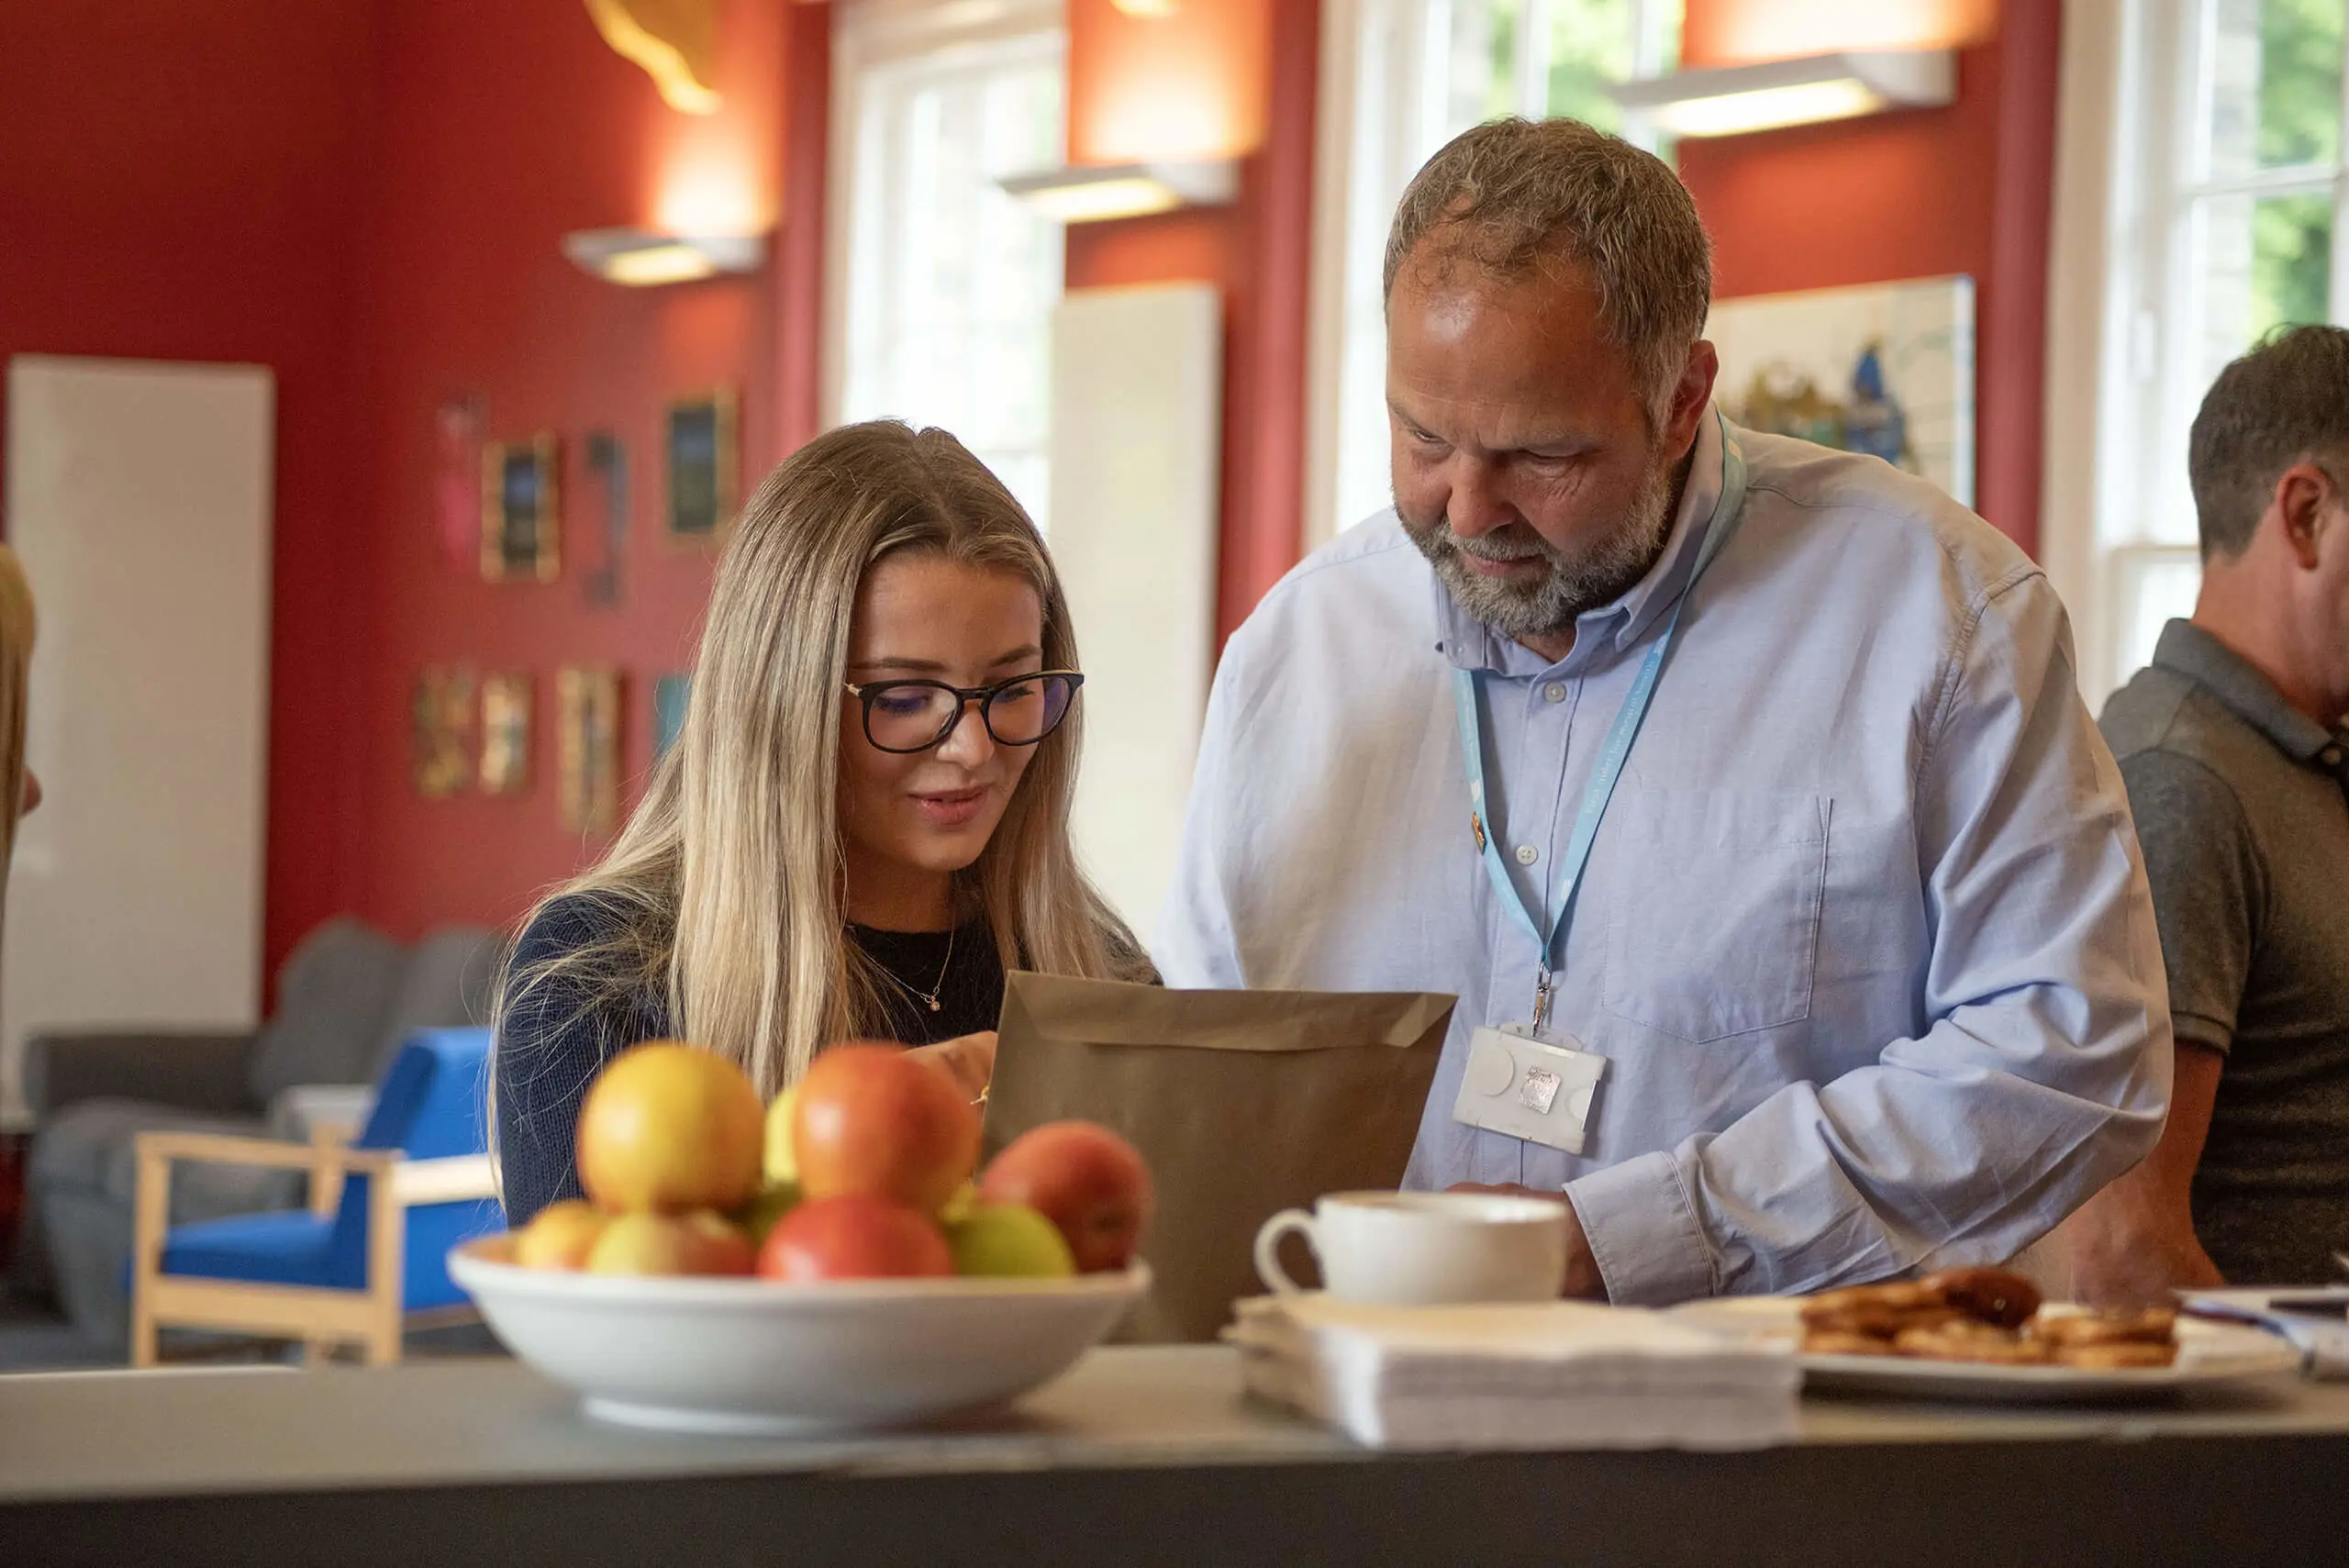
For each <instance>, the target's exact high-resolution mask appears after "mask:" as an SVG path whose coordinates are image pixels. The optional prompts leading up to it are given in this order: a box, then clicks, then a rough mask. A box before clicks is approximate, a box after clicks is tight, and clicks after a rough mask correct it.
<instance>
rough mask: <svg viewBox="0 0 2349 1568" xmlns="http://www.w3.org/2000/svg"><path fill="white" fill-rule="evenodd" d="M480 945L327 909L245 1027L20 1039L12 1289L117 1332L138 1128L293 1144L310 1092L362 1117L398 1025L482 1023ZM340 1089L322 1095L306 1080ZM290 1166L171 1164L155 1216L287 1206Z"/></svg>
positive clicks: (293, 1194)
mask: <svg viewBox="0 0 2349 1568" xmlns="http://www.w3.org/2000/svg"><path fill="white" fill-rule="evenodd" d="M497 957H498V950H497V942H496V940H495V937H494V936H493V935H492V934H491V933H490V932H488V931H486V930H484V929H479V928H475V927H449V928H445V929H441V930H439V931H436V932H434V933H432V934H431V935H429V936H428V937H426V938H425V939H424V940H422V941H421V942H419V943H417V945H416V946H415V947H413V948H409V947H406V946H404V945H403V944H401V943H399V942H396V941H395V940H392V939H391V938H389V937H387V936H385V935H384V934H383V933H382V932H380V931H377V930H374V929H372V928H370V927H368V926H365V925H362V924H361V923H360V922H359V921H357V920H353V919H350V918H346V917H339V918H336V919H333V920H329V921H328V922H327V923H326V924H325V925H323V926H321V927H319V928H318V929H317V930H315V931H312V932H311V933H310V934H309V935H308V936H306V937H305V938H304V939H303V940H302V941H301V942H300V943H299V944H298V945H297V946H296V947H295V950H294V951H293V952H292V953H291V954H290V955H289V956H288V957H287V959H286V961H285V963H284V968H283V969H281V970H280V972H279V975H278V1003H277V1011H276V1014H275V1016H274V1017H273V1018H271V1019H270V1020H269V1022H268V1023H267V1024H266V1025H264V1026H263V1027H262V1029H260V1030H259V1031H258V1032H257V1033H251V1034H205V1033H169V1032H157V1031H154V1030H146V1029H141V1030H123V1031H114V1032H90V1031H83V1032H76V1033H71V1034H67V1033H51V1034H42V1033H38V1032H37V1033H35V1034H34V1035H32V1036H31V1037H30V1038H29V1039H28V1040H27V1041H26V1051H25V1069H24V1087H25V1097H26V1099H27V1101H28V1103H29V1105H30V1106H31V1109H32V1112H33V1116H34V1118H35V1120H34V1132H33V1146H32V1158H31V1161H30V1162H29V1168H28V1173H27V1183H26V1186H27V1193H26V1196H27V1199H28V1202H27V1205H26V1211H27V1219H28V1225H29V1229H28V1231H27V1233H26V1234H25V1235H24V1237H23V1238H22V1239H21V1240H20V1244H19V1246H18V1248H17V1266H16V1279H15V1282H14V1283H15V1284H16V1287H17V1290H18V1291H19V1292H22V1293H28V1294H42V1293H45V1292H48V1291H50V1290H53V1291H54V1293H55V1295H56V1296H57V1299H58V1302H59V1305H60V1306H61V1307H62V1308H63V1310H64V1313H65V1316H66V1317H67V1318H68V1319H69V1320H70V1321H71V1322H72V1324H73V1326H74V1327H75V1328H76V1329H78V1330H80V1332H81V1333H82V1335H83V1337H84V1338H86V1339H88V1340H92V1341H93V1342H94V1343H97V1344H106V1345H111V1344H114V1343H117V1342H119V1341H121V1340H123V1339H124V1337H125V1335H126V1334H127V1332H128V1299H127V1276H126V1269H127V1266H128V1262H129V1259H130V1234H131V1203H132V1195H133V1190H134V1184H135V1179H136V1176H135V1173H136V1158H135V1154H134V1150H133V1143H134V1140H136V1138H137V1136H138V1135H139V1133H141V1132H150V1131H160V1130H163V1129H188V1130H200V1131H207V1132H233V1133H240V1134H246V1135H262V1136H270V1137H281V1138H284V1137H292V1138H296V1139H300V1138H305V1137H306V1136H307V1129H306V1128H305V1127H303V1126H302V1125H301V1120H302V1118H303V1116H304V1114H305V1113H306V1110H307V1109H309V1108H310V1107H314V1106H316V1105H317V1104H318V1103H319V1102H320V1100H322V1099H324V1100H327V1101H335V1100H337V1099H340V1103H341V1105H342V1106H345V1107H347V1108H348V1110H350V1111H351V1112H356V1113H357V1114H358V1115H362V1116H363V1114H364V1110H365V1106H366V1102H367V1094H366V1090H365V1087H364V1086H365V1085H370V1084H373V1083H374V1082H375V1080H376V1078H377V1076H378V1075H379V1073H380V1071H381V1069H382V1068H383V1067H384V1065H385V1064H386V1063H388V1062H389V1061H390V1059H391V1056H392V1054H393V1053H394V1052H395V1051H397V1050H398V1049H399V1045H400V1041H401V1040H403V1039H405V1038H406V1034H407V1032H408V1031H409V1030H410V1029H430V1028H440V1027H445V1026H452V1025H462V1024H478V1023H485V1022H487V1021H488V1010H489V1000H490V990H491V987H492V985H493V984H495V970H496V963H497ZM329 1084H331V1085H347V1086H349V1087H347V1088H345V1089H344V1090H343V1091H341V1093H340V1095H321V1094H319V1093H318V1092H317V1088H316V1086H317V1085H329ZM303 1179H304V1178H303V1177H302V1175H301V1173H299V1172H287V1171H271V1170H255V1169H247V1168H240V1167H235V1166H226V1165H196V1164H189V1165H183V1166H181V1167H179V1168H178V1170H177V1171H176V1172H175V1173H174V1174H173V1182H172V1221H173V1224H185V1223H188V1222H190V1221H194V1220H199V1219H217V1218H225V1217H227V1216H228V1215H233V1214H250V1213H254V1212H257V1211H260V1210H263V1209H273V1208H290V1207H299V1206H300V1205H301V1203H302V1202H303V1201H304V1197H305V1194H304V1192H303Z"/></svg>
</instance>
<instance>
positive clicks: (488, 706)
mask: <svg viewBox="0 0 2349 1568" xmlns="http://www.w3.org/2000/svg"><path fill="white" fill-rule="evenodd" d="M529 787H530V676H529V672H527V671H509V672H506V673H498V674H490V675H484V676H483V677H482V680H481V792H482V794H484V795H520V794H522V793H523V792H524V791H525V790H527V789H529Z"/></svg>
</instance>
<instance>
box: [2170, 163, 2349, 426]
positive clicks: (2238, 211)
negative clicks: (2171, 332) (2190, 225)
mask: <svg viewBox="0 0 2349 1568" xmlns="http://www.w3.org/2000/svg"><path fill="white" fill-rule="evenodd" d="M2197 218H2198V220H2199V221H2198V228H2199V230H2200V239H2201V258H2200V260H2201V266H2200V268H2199V275H2200V277H2201V279H2202V286H2203V296H2202V337H2201V359H2202V379H2203V382H2204V384H2206V385H2207V384H2209V382H2210V378H2212V377H2213V376H2216V375H2217V374H2218V373H2219V372H2220V370H2221V368H2223V367H2224V366H2225V364H2226V363H2227V361H2229V360H2232V359H2233V358H2235V357H2236V356H2237V355H2239V354H2241V353H2242V352H2243V350H2245V349H2248V348H2249V347H2251V345H2252V344H2253V343H2254V342H2255V341H2257V340H2258V339H2259V338H2260V336H2261V335H2262V334H2264V333H2266V332H2267V331H2269V330H2270V329H2272V328H2276V327H2279V326H2283V325H2285V324H2288V323H2299V322H2310V321H2324V320H2328V319H2330V317H2329V315H2328V306H2327V300H2328V296H2329V290H2330V286H2331V282H2332V197H2331V196H2330V195H2300V196H2265V197H2258V198H2254V197H2251V196H2212V197H2210V198H2207V199H2206V200H2204V201H2203V202H2201V203H2200V204H2199V211H2198V213H2197Z"/></svg>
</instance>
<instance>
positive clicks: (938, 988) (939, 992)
mask: <svg viewBox="0 0 2349 1568" xmlns="http://www.w3.org/2000/svg"><path fill="white" fill-rule="evenodd" d="M954 934H955V933H954V930H953V929H952V927H949V928H948V929H947V932H946V962H944V963H941V964H940V965H939V966H938V984H935V985H933V986H931V987H930V989H929V990H927V991H924V990H923V989H921V988H920V987H919V986H918V985H916V984H914V983H913V982H912V981H910V980H907V979H906V978H905V977H904V976H903V975H901V974H899V973H897V972H896V970H894V969H891V968H890V967H889V966H888V965H887V964H882V965H880V966H879V967H880V970H881V973H884V974H885V975H887V976H888V977H889V978H890V980H891V981H892V982H894V983H895V984H897V985H898V986H900V987H902V988H903V989H904V991H905V993H906V995H908V996H911V997H914V998H915V999H916V1000H918V1001H922V1002H927V1003H929V1004H930V1011H931V1012H933V1013H935V1012H938V1011H940V1010H941V1004H940V1002H939V998H940V997H941V996H943V995H945V994H946V976H947V975H948V974H949V973H952V970H953V968H954Z"/></svg>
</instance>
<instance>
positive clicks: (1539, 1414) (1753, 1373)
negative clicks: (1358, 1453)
mask: <svg viewBox="0 0 2349 1568" xmlns="http://www.w3.org/2000/svg"><path fill="white" fill-rule="evenodd" d="M1237 1312H1238V1319H1237V1321H1235V1322H1234V1323H1233V1324H1232V1325H1231V1326H1230V1328H1228V1329H1225V1330H1224V1338H1225V1339H1227V1340H1230V1341H1231V1342H1232V1343H1233V1344H1235V1345H1237V1346H1238V1347H1239V1349H1240V1352H1241V1365H1242V1367H1243V1369H1244V1370H1245V1373H1246V1376H1247V1384H1248V1389H1249V1392H1250V1393H1252V1394H1254V1395H1256V1396H1258V1397H1260V1398H1264V1399H1269V1400H1272V1401H1274V1402H1275V1403H1276V1404H1281V1405H1286V1406H1288V1407H1291V1408H1294V1409H1297V1410H1299V1411H1302V1412H1303V1413H1304V1414H1306V1415H1308V1416H1309V1417H1311V1418H1314V1419H1315V1420H1318V1421H1322V1422H1325V1423H1327V1424H1329V1425H1330V1426H1334V1427H1336V1428H1338V1429H1340V1430H1341V1431H1343V1432H1344V1433H1345V1434H1346V1435H1347V1436H1349V1437H1351V1438H1353V1440H1355V1441H1356V1442H1359V1443H1364V1444H1366V1445H1368V1446H1370V1447H1373V1448H1520V1449H1556V1448H1625V1449H1631V1448H1695V1449H1737V1448H1761V1447H1765V1446H1767V1445H1770V1444H1773V1443H1782V1442H1789V1441H1792V1440H1793V1439H1794V1435H1795V1414H1796V1407H1797V1401H1798V1396H1799V1394H1800V1392H1801V1387H1802V1373H1801V1371H1800V1369H1799V1368H1798V1366H1797V1364H1796V1362H1795V1357H1794V1353H1793V1348H1792V1347H1791V1345H1788V1344H1786V1343H1783V1342H1775V1343H1774V1342H1766V1341H1755V1340H1740V1339H1735V1338H1731V1337H1726V1336H1723V1335H1720V1334H1716V1333H1714V1332H1712V1331H1710V1330H1708V1329H1701V1328H1698V1327H1695V1326H1693V1325H1691V1324H1688V1323H1685V1322H1677V1321H1675V1320H1673V1319H1671V1318H1666V1317H1664V1316H1663V1315H1661V1314H1658V1313H1653V1312H1648V1311H1643V1310H1642V1309H1639V1308H1636V1307H1591V1306H1585V1305H1582V1304H1580V1303H1575V1302H1542V1303H1537V1304H1532V1305H1528V1306H1490V1307H1483V1306H1479V1307H1359V1306H1353V1305H1349V1304H1346V1303H1342V1302H1336V1301H1331V1300H1330V1299H1329V1298H1328V1297H1327V1296H1318V1295H1308V1296H1260V1297H1256V1298H1253V1299H1251V1300H1246V1301H1242V1302H1241V1303H1239V1305H1238V1308H1237Z"/></svg>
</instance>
